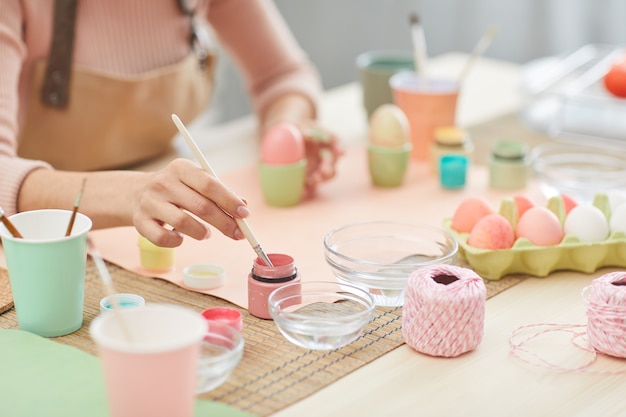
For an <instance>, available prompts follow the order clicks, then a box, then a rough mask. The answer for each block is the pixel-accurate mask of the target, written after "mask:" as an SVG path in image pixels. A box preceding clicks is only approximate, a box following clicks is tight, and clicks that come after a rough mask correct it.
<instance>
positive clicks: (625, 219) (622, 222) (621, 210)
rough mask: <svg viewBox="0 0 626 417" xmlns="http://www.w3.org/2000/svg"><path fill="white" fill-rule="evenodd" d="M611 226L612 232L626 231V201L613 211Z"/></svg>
mask: <svg viewBox="0 0 626 417" xmlns="http://www.w3.org/2000/svg"><path fill="white" fill-rule="evenodd" d="M609 226H610V228H611V232H624V233H626V203H623V204H622V205H620V206H619V207H617V209H615V211H613V212H612V214H611V220H610V222H609Z"/></svg>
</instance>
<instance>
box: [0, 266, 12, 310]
mask: <svg viewBox="0 0 626 417" xmlns="http://www.w3.org/2000/svg"><path fill="white" fill-rule="evenodd" d="M12 307H13V293H11V284H10V283H9V274H8V273H7V271H6V269H0V314H2V313H4V312H5V311H7V310H9V309H11V308H12Z"/></svg>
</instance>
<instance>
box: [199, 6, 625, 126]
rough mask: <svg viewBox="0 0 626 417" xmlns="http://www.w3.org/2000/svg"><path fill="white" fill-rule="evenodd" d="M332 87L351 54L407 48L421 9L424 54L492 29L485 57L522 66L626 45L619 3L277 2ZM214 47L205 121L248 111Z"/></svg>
mask: <svg viewBox="0 0 626 417" xmlns="http://www.w3.org/2000/svg"><path fill="white" fill-rule="evenodd" d="M274 2H275V4H276V5H277V7H278V8H279V10H280V11H281V12H282V14H283V16H284V18H285V20H286V21H287V23H288V25H289V26H290V28H291V30H292V32H293V33H294V35H295V37H296V39H297V40H298V42H299V43H300V45H301V46H302V47H303V48H304V50H305V51H306V52H307V53H308V54H309V57H310V58H311V60H312V61H313V62H314V63H315V65H316V66H317V68H318V70H319V72H320V74H321V77H322V82H323V84H324V87H325V88H326V89H330V88H333V87H337V86H339V85H342V84H346V83H349V82H352V81H355V80H356V79H357V76H358V73H357V70H356V67H355V59H356V57H357V56H358V55H359V54H360V53H362V52H366V51H369V50H378V49H400V50H410V49H411V47H412V44H411V35H410V28H409V23H408V16H409V14H410V13H412V12H417V13H419V15H420V17H421V19H422V23H423V26H424V31H425V34H426V40H427V43H428V53H429V55H430V56H436V55H440V54H444V53H447V52H452V51H460V52H467V53H469V52H471V50H472V49H473V47H474V45H475V44H476V43H477V42H478V39H479V38H480V37H481V36H482V35H483V33H484V32H485V31H486V30H487V29H488V28H489V27H490V26H491V25H496V26H497V27H498V34H497V36H496V38H495V40H494V41H493V43H492V44H491V46H490V47H489V49H488V50H487V52H486V54H485V56H486V57H491V58H496V59H502V60H507V61H511V62H515V63H520V64H523V63H526V62H528V61H531V60H533V59H537V58H540V57H545V56H549V55H557V54H565V53H568V52H573V51H574V50H576V49H578V48H579V47H581V46H583V45H586V44H590V43H593V44H612V45H620V46H623V45H626V24H625V23H624V21H625V20H626V1H624V0H274ZM218 50H219V63H218V68H217V74H216V77H217V89H216V91H215V93H214V94H215V95H214V98H213V102H212V106H211V109H210V120H211V121H212V122H214V123H219V122H225V121H228V120H231V119H233V118H237V117H240V116H243V115H246V114H249V113H250V112H251V109H250V104H249V100H248V98H247V95H246V92H245V86H244V85H243V82H242V80H241V77H240V75H239V72H238V70H237V69H236V67H235V66H234V65H233V63H232V61H231V60H230V57H228V54H227V53H226V52H224V51H221V50H220V48H219V45H218Z"/></svg>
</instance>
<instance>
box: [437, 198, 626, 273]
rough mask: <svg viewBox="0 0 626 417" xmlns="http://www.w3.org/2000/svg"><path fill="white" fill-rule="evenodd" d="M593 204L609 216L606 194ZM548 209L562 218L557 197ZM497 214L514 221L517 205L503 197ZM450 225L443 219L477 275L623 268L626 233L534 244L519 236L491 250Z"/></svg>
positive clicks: (561, 207) (567, 238)
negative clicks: (509, 244)
mask: <svg viewBox="0 0 626 417" xmlns="http://www.w3.org/2000/svg"><path fill="white" fill-rule="evenodd" d="M593 204H594V205H595V206H596V207H598V208H599V209H600V210H602V212H603V213H604V214H605V215H606V216H607V218H608V213H609V208H608V207H609V204H608V199H607V198H606V195H604V194H598V195H596V198H595V199H594V202H593ZM548 208H549V209H550V210H552V211H553V212H554V213H555V214H556V215H557V216H558V217H559V219H560V220H561V221H563V220H564V218H565V208H564V205H563V200H562V199H561V198H560V197H558V196H556V197H553V198H551V199H550V200H549V201H548ZM499 213H500V214H502V215H503V216H504V217H506V218H507V219H508V220H509V221H511V222H512V224H516V222H517V207H516V206H515V202H514V200H513V199H505V200H503V201H502V202H501V205H500V210H499ZM451 224H452V219H451V218H448V219H445V220H444V222H443V226H444V228H445V229H446V230H448V231H449V232H450V233H451V234H452V235H453V236H454V237H455V238H456V240H457V241H458V243H459V254H460V255H461V256H463V258H465V260H466V261H467V263H468V264H469V265H470V266H471V267H472V268H473V269H474V270H475V271H476V273H477V274H478V275H480V276H481V277H483V278H485V279H488V280H498V279H500V278H502V277H504V276H506V275H509V274H527V275H532V276H536V277H546V276H548V275H549V274H550V273H552V272H554V271H558V270H571V271H579V272H584V273H591V272H594V271H596V270H597V269H599V268H603V267H626V233H624V232H620V231H614V232H611V234H610V235H609V237H608V238H607V239H605V240H603V241H599V242H581V241H580V239H578V238H577V237H576V236H571V235H565V236H564V238H563V240H562V241H561V243H559V244H558V245H553V246H536V245H534V244H532V243H531V242H530V241H529V240H528V239H526V238H518V239H517V240H516V241H515V243H514V244H513V246H512V247H511V248H510V249H493V250H490V249H481V248H476V247H473V246H470V245H468V244H467V239H468V237H469V233H459V232H457V231H455V230H454V229H452V227H451Z"/></svg>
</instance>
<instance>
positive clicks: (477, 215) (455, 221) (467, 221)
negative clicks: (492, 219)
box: [451, 197, 494, 233]
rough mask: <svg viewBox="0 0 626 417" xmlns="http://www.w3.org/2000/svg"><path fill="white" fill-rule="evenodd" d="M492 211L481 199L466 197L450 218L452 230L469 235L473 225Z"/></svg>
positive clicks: (485, 201) (486, 202) (487, 203)
mask: <svg viewBox="0 0 626 417" xmlns="http://www.w3.org/2000/svg"><path fill="white" fill-rule="evenodd" d="M493 213H494V210H493V208H492V207H491V205H490V204H489V202H488V201H487V200H485V199H484V198H482V197H467V198H465V199H464V200H463V201H461V204H459V205H458V206H457V208H456V210H455V212H454V215H453V216H452V224H451V226H452V228H453V229H454V230H456V231H457V232H459V233H469V232H471V231H472V228H473V227H474V225H475V224H476V223H477V222H478V221H479V220H480V219H481V218H483V217H485V216H487V215H488V214H493Z"/></svg>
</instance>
